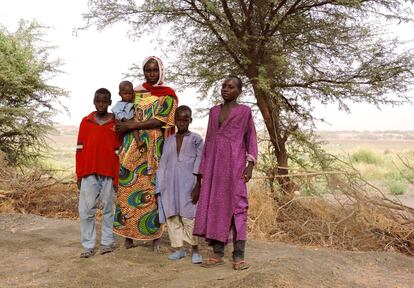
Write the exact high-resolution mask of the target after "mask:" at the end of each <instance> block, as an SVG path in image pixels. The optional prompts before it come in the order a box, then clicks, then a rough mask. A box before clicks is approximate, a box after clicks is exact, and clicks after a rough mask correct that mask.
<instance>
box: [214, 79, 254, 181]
mask: <svg viewBox="0 0 414 288" xmlns="http://www.w3.org/2000/svg"><path fill="white" fill-rule="evenodd" d="M237 82H238V81H237V79H236V78H228V79H226V80H224V83H223V85H222V86H221V97H223V100H224V103H223V105H222V108H221V110H220V115H219V126H220V127H221V125H222V124H223V123H224V121H226V119H227V118H228V117H229V114H230V111H231V109H232V108H234V107H237V106H238V105H239V104H238V103H237V98H239V96H240V94H241V92H242V90H241V89H240V86H239V85H237V84H238V83H237ZM247 163H248V164H247V166H246V168H245V169H244V172H243V176H242V178H243V180H244V182H245V183H247V182H249V180H250V179H251V178H252V174H253V166H254V163H253V162H251V161H247Z"/></svg>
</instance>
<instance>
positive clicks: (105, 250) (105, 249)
mask: <svg viewBox="0 0 414 288" xmlns="http://www.w3.org/2000/svg"><path fill="white" fill-rule="evenodd" d="M114 250H115V249H114V247H112V246H102V247H101V255H104V254H106V253H111V252H112V251H114Z"/></svg>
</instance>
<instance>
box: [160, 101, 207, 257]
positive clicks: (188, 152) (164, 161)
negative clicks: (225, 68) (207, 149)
mask: <svg viewBox="0 0 414 288" xmlns="http://www.w3.org/2000/svg"><path fill="white" fill-rule="evenodd" d="M191 114H192V113H191V109H190V107H188V106H184V105H183V106H179V107H178V108H177V109H176V111H175V125H176V126H177V130H178V131H177V133H176V134H175V135H172V136H170V137H168V138H167V139H166V140H165V143H164V148H163V152H162V156H161V160H160V164H159V167H158V170H157V193H158V203H159V204H158V210H159V222H160V223H165V222H166V223H167V228H168V236H169V238H170V241H171V246H172V247H173V248H174V249H175V251H174V252H173V253H172V254H170V255H169V256H168V259H170V260H179V259H181V258H184V257H185V256H187V253H186V251H185V249H184V242H187V243H188V244H190V245H191V246H192V255H191V262H192V263H193V264H200V263H201V262H202V257H201V255H200V254H199V252H198V237H196V236H194V235H193V228H194V217H195V212H196V205H195V203H196V202H197V201H196V200H197V199H195V198H194V197H195V195H197V196H198V195H199V193H200V182H201V178H200V176H199V175H198V169H199V165H200V160H201V152H202V150H203V139H202V138H201V136H200V135H198V134H197V133H194V132H191V131H189V130H188V126H189V125H190V123H191V121H192V118H191Z"/></svg>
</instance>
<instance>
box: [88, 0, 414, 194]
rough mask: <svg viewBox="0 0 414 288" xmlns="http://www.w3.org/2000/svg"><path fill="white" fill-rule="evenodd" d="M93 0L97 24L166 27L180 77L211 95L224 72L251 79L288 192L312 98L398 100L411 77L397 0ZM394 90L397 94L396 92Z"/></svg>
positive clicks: (404, 17)
mask: <svg viewBox="0 0 414 288" xmlns="http://www.w3.org/2000/svg"><path fill="white" fill-rule="evenodd" d="M139 2H140V3H138V1H134V0H120V1H116V0H90V1H89V12H88V13H87V14H85V19H87V21H88V24H89V25H96V26H97V27H98V29H103V28H104V27H106V26H108V25H110V24H112V23H115V22H118V21H125V22H128V23H129V24H130V25H131V28H132V30H131V31H133V32H134V33H135V35H137V37H138V35H141V33H142V32H144V31H147V32H150V31H152V30H153V29H155V28H156V27H158V26H160V25H165V27H169V28H170V33H171V34H172V35H174V36H175V37H173V40H172V41H171V43H169V46H168V47H169V48H171V50H172V49H175V52H177V55H178V59H177V61H176V63H175V65H174V67H175V73H176V76H177V77H178V78H177V79H178V80H179V81H180V84H182V85H184V86H186V85H188V86H198V87H201V89H200V90H201V92H203V95H204V96H207V95H208V94H209V92H211V91H212V90H211V89H212V88H213V87H215V85H216V83H217V81H220V80H221V79H223V77H225V76H226V75H228V74H236V75H241V76H242V77H243V78H244V79H245V80H247V81H248V83H249V87H250V89H251V92H252V94H251V95H252V96H254V99H255V103H254V105H257V107H258V109H259V110H260V112H261V114H262V116H263V119H264V123H265V126H266V128H267V131H268V133H269V136H270V140H271V143H272V145H273V148H274V151H275V157H276V159H277V165H278V167H277V174H278V175H284V176H285V177H280V178H278V181H279V184H280V186H281V187H282V191H284V192H285V193H287V194H288V193H289V192H291V191H292V189H293V186H292V184H291V182H290V179H289V177H288V169H287V167H288V159H289V154H288V151H287V141H288V140H289V139H291V141H295V140H298V141H299V140H301V141H302V140H303V134H302V133H301V129H302V127H304V126H307V125H308V127H309V125H310V126H312V123H313V121H314V120H315V118H314V117H315V115H313V114H312V105H313V104H314V103H317V102H320V103H338V104H339V107H340V108H341V109H345V110H347V109H348V104H349V103H351V102H358V103H359V102H367V103H372V104H375V105H379V104H400V103H403V102H404V101H406V100H408V97H407V95H406V92H407V89H408V87H409V86H410V85H411V84H412V83H413V72H412V71H413V66H414V65H413V53H412V51H409V50H404V46H402V45H401V44H402V43H401V42H399V41H398V40H397V39H392V38H390V36H389V35H386V34H385V33H384V32H386V31H387V30H385V28H384V27H385V25H384V24H383V22H381V21H385V20H386V21H389V22H387V23H393V22H395V21H412V14H411V12H410V10H409V9H406V5H409V4H410V3H412V2H413V1H396V0H337V1H335V0H183V1H177V0H155V1H154V0H148V1H139ZM390 95H392V97H390Z"/></svg>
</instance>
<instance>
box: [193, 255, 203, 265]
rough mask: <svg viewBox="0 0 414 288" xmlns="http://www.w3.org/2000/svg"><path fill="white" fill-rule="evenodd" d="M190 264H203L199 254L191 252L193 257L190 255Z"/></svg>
mask: <svg viewBox="0 0 414 288" xmlns="http://www.w3.org/2000/svg"><path fill="white" fill-rule="evenodd" d="M191 263H193V264H201V263H203V257H202V256H201V255H200V254H199V253H195V252H193V255H191Z"/></svg>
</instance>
